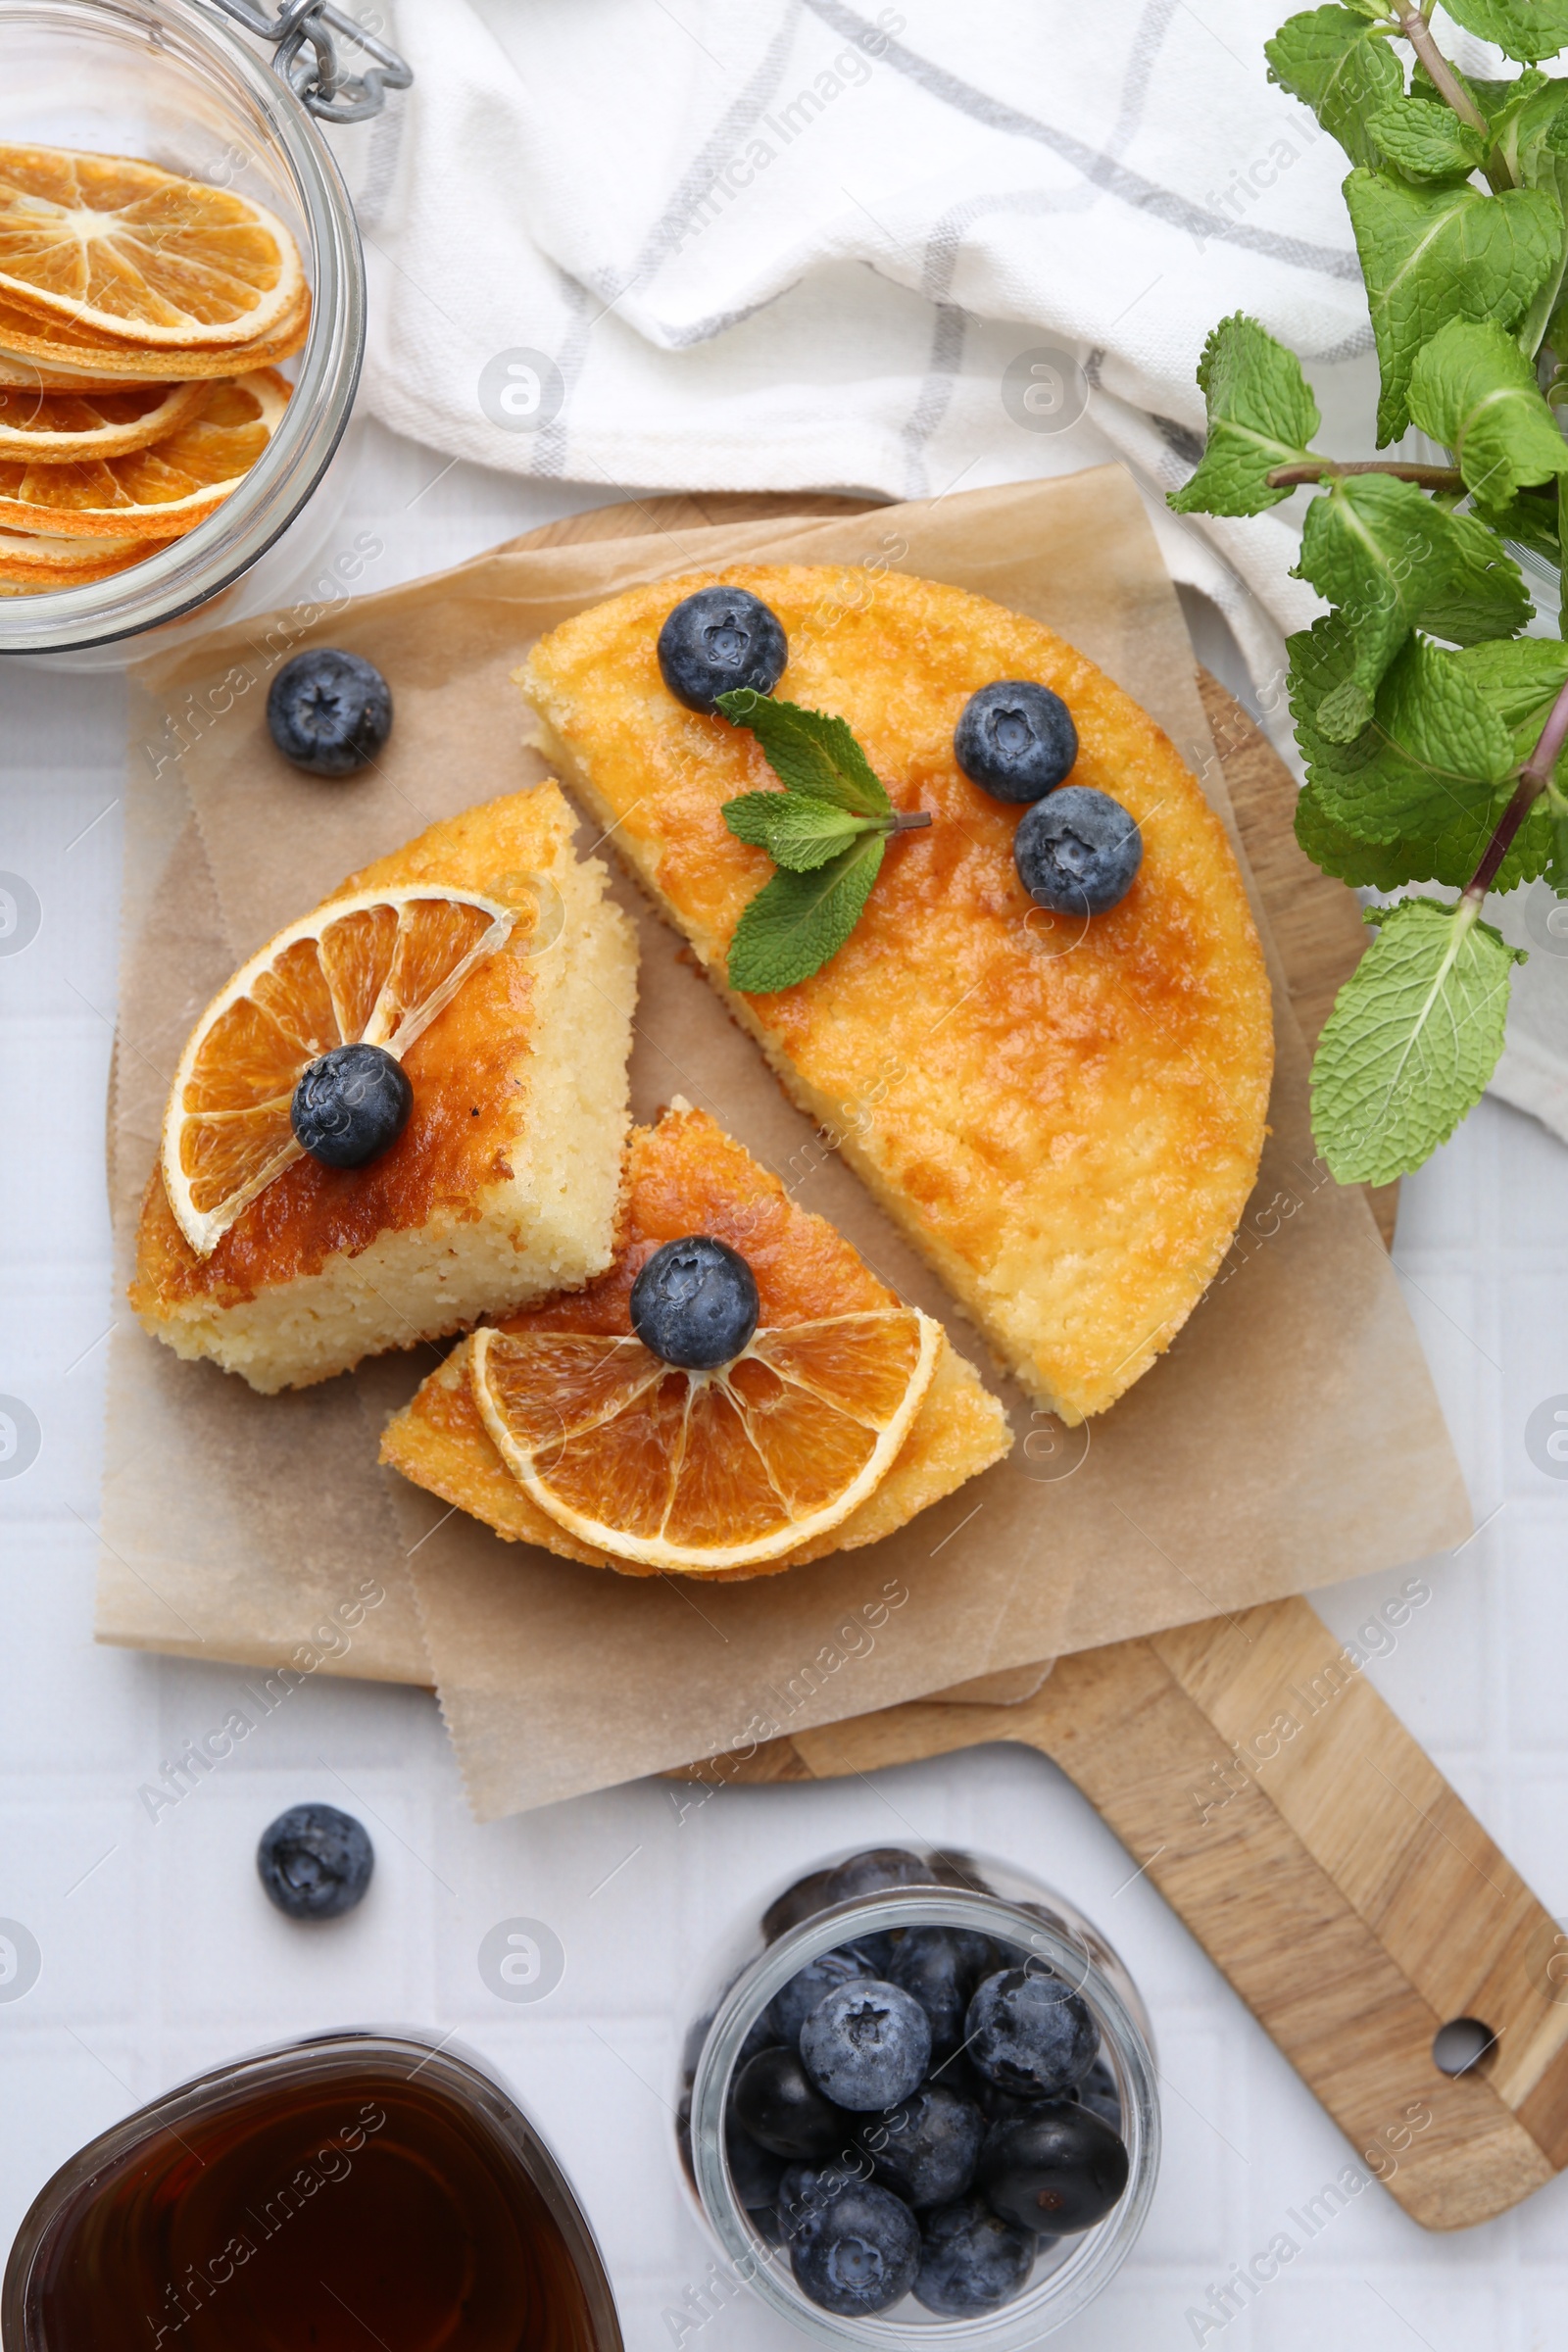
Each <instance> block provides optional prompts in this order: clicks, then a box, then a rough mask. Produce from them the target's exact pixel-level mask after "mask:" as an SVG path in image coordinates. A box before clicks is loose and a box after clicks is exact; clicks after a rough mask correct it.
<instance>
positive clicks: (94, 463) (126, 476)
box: [0, 368, 289, 539]
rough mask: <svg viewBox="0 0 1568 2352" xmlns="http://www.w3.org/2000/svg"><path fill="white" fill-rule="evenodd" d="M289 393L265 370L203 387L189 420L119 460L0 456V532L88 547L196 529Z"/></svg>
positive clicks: (271, 428)
mask: <svg viewBox="0 0 1568 2352" xmlns="http://www.w3.org/2000/svg"><path fill="white" fill-rule="evenodd" d="M288 397H289V387H288V385H287V384H286V383H285V382H284V380H283V378H282V377H281V376H280V375H278V374H276V373H275V372H274V370H273V369H271V368H260V369H258V370H257V372H256V373H255V374H253V375H243V376H238V377H236V378H235V379H234V380H233V381H232V382H225V383H218V384H214V385H211V386H208V387H207V399H206V404H205V406H204V407H203V408H202V410H201V412H200V414H199V415H197V416H194V417H191V418H190V419H189V421H188V422H186V423H184V424H181V425H178V426H176V428H175V430H174V431H173V432H172V433H168V434H166V435H165V436H164V438H163V439H162V440H161V441H155V442H153V443H152V444H151V445H150V446H149V447H148V448H146V449H136V450H132V451H131V452H130V453H129V455H128V456H126V457H123V458H107V459H102V458H94V459H83V460H82V461H81V462H80V463H79V464H73V465H54V464H50V465H37V464H30V463H28V462H27V461H26V460H25V459H16V458H7V457H3V456H0V527H3V528H6V529H10V530H21V531H29V530H30V531H46V532H54V533H59V534H63V535H66V536H73V535H77V534H79V535H81V536H83V537H86V538H89V539H114V538H125V539H172V538H176V537H178V535H179V534H180V533H181V532H182V531H188V530H191V529H193V528H194V527H195V525H196V524H197V523H198V522H202V521H205V519H206V517H207V516H208V515H210V514H211V513H212V512H213V510H214V508H215V507H217V506H220V505H221V503H222V501H223V500H224V499H225V498H226V497H227V496H228V493H229V491H230V490H232V489H233V487H234V485H235V483H236V482H237V481H238V480H239V479H240V478H241V476H242V475H244V474H246V473H248V472H249V471H250V469H251V467H252V466H254V465H255V463H256V461H257V459H258V458H259V457H260V456H261V454H262V452H263V450H264V449H266V447H267V445H268V443H269V441H270V439H271V437H272V435H273V433H274V432H275V431H276V429H277V426H278V422H279V420H280V418H281V417H282V415H283V411H284V409H285V408H286V407H287V405H288Z"/></svg>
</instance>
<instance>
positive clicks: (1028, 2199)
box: [979, 2099, 1127, 2237]
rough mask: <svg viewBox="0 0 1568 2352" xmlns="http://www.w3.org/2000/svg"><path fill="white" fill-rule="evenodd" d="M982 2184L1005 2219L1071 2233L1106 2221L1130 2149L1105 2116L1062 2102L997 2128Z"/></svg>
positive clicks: (988, 2143)
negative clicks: (1122, 2141)
mask: <svg viewBox="0 0 1568 2352" xmlns="http://www.w3.org/2000/svg"><path fill="white" fill-rule="evenodd" d="M979 2181H980V2186H981V2187H982V2188H983V2189H984V2190H985V2193H986V2195H987V2197H988V2198H989V2200H990V2202H991V2203H992V2205H993V2206H994V2207H995V2208H996V2210H997V2212H998V2213H1000V2214H1001V2215H1002V2217H1003V2219H1004V2221H1008V2222H1014V2223H1016V2224H1017V2226H1018V2228H1019V2229H1040V2230H1048V2231H1050V2232H1051V2234H1052V2235H1053V2236H1057V2237H1060V2236H1065V2235H1066V2234H1067V2233H1068V2232H1069V2231H1071V2230H1074V2229H1093V2228H1094V2226H1095V2224H1096V2223H1097V2222H1103V2220H1104V2218H1105V2216H1106V2214H1107V2213H1109V2211H1110V2209H1111V2207H1112V2206H1113V2205H1114V2204H1115V2202H1116V2200H1117V2198H1118V2197H1119V2196H1120V2195H1121V2193H1122V2190H1123V2189H1124V2188H1125V2187H1126V2185H1127V2150H1126V2149H1125V2148H1124V2147H1123V2145H1122V2143H1121V2140H1120V2139H1119V2137H1118V2136H1117V2134H1116V2133H1115V2132H1114V2131H1112V2130H1111V2128H1110V2126H1109V2125H1108V2124H1107V2123H1106V2122H1105V2120H1104V2118H1103V2116H1099V2115H1096V2114H1095V2113H1094V2112H1093V2111H1092V2110H1091V2109H1090V2108H1088V2107H1084V2106H1080V2105H1075V2104H1072V2103H1070V2102H1069V2101H1067V2100H1065V2099H1062V2100H1057V2101H1055V2102H1054V2104H1051V2105H1048V2106H1044V2107H1041V2108H1039V2109H1037V2110H1036V2112H1035V2113H1034V2114H1033V2115H1032V2116H1026V2117H1024V2118H1023V2119H1022V2120H1021V2121H1020V2122H1018V2123H1015V2124H997V2125H994V2126H993V2127H992V2129H991V2131H988V2132H987V2134H986V2138H985V2144H984V2146H983V2147H982V2148H981V2150H980V2169H979Z"/></svg>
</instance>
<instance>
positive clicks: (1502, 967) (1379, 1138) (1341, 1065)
mask: <svg viewBox="0 0 1568 2352" xmlns="http://www.w3.org/2000/svg"><path fill="white" fill-rule="evenodd" d="M1368 919H1369V920H1370V921H1373V922H1376V923H1377V924H1378V925H1379V930H1378V936H1377V938H1376V940H1375V941H1374V942H1373V944H1372V946H1371V947H1370V948H1369V949H1368V951H1367V953H1366V955H1365V956H1363V957H1362V958H1361V961H1360V962H1359V963H1358V964H1357V966H1356V968H1355V970H1354V971H1353V972H1352V973H1351V975H1350V977H1349V979H1348V981H1347V982H1346V984H1345V986H1344V987H1343V988H1342V989H1341V991H1340V994H1339V998H1338V1000H1337V1002H1336V1004H1335V1006H1334V1010H1333V1011H1332V1012H1331V1013H1330V1015H1329V1018H1328V1021H1327V1023H1326V1025H1325V1027H1324V1030H1323V1034H1322V1036H1321V1038H1320V1039H1319V1040H1318V1049H1317V1057H1316V1059H1315V1060H1314V1062H1313V1064H1312V1131H1313V1133H1314V1135H1315V1136H1316V1138H1317V1145H1318V1150H1319V1151H1320V1152H1322V1154H1323V1156H1324V1158H1325V1159H1326V1160H1327V1161H1328V1163H1329V1166H1330V1167H1331V1168H1332V1169H1333V1171H1334V1173H1335V1175H1336V1176H1337V1177H1338V1179H1339V1181H1340V1183H1341V1184H1389V1183H1392V1181H1393V1180H1394V1178H1395V1177H1396V1176H1404V1175H1408V1174H1409V1173H1410V1171H1411V1170H1412V1169H1414V1168H1418V1167H1420V1165H1421V1163H1422V1161H1423V1160H1424V1159H1426V1158H1428V1157H1429V1155H1430V1154H1431V1153H1432V1152H1435V1151H1436V1150H1437V1148H1438V1146H1439V1144H1442V1143H1446V1141H1447V1139H1448V1137H1449V1136H1450V1135H1451V1134H1452V1133H1453V1131H1454V1129H1455V1127H1457V1126H1458V1124H1459V1121H1460V1120H1461V1119H1462V1118H1463V1117H1464V1116H1465V1114H1466V1112H1467V1111H1469V1110H1472V1109H1473V1108H1474V1107H1475V1105H1476V1103H1479V1102H1480V1100H1481V1097H1482V1095H1483V1094H1484V1093H1485V1091H1486V1086H1487V1081H1488V1079H1489V1078H1490V1077H1491V1076H1492V1073H1493V1071H1494V1069H1495V1067H1496V1061H1497V1055H1498V1054H1500V1053H1501V1051H1502V1029H1503V1019H1504V1016H1505V1014H1506V1012H1507V1009H1508V986H1509V976H1510V973H1511V970H1512V967H1513V965H1514V964H1515V963H1517V962H1521V961H1523V957H1522V956H1521V955H1520V952H1519V951H1518V950H1517V949H1516V948H1510V947H1509V946H1508V945H1507V943H1506V942H1505V941H1504V940H1503V938H1502V936H1501V934H1500V933H1499V932H1497V931H1495V930H1494V929H1493V927H1492V925H1491V924H1490V923H1484V922H1482V921H1480V920H1479V918H1478V910H1477V909H1476V907H1474V905H1473V904H1471V903H1469V902H1467V901H1464V900H1461V901H1460V903H1459V905H1458V906H1457V907H1445V906H1443V905H1441V904H1440V903H1439V902H1438V901H1437V900H1435V899H1403V900H1401V901H1400V903H1399V904H1398V906H1397V907H1379V908H1377V909H1376V910H1375V912H1374V913H1373V914H1372V915H1370V916H1369V918H1368Z"/></svg>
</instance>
